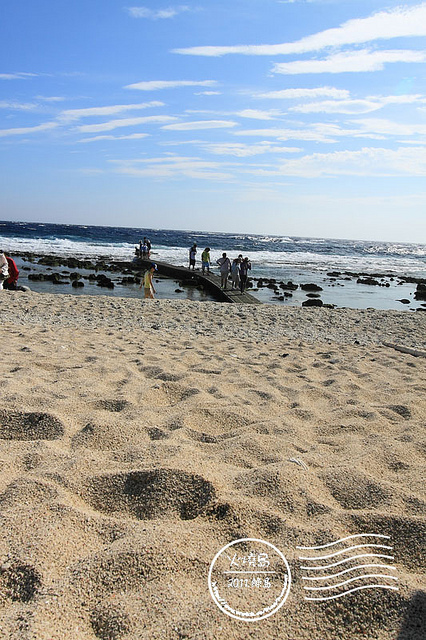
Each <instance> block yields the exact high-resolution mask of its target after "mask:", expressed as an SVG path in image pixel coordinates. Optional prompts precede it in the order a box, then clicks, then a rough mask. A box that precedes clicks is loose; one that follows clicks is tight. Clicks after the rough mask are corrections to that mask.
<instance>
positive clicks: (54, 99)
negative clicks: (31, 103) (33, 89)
mask: <svg viewBox="0 0 426 640" xmlns="http://www.w3.org/2000/svg"><path fill="white" fill-rule="evenodd" d="M36 100H41V101H42V102H64V100H65V98H63V97H62V96H36Z"/></svg>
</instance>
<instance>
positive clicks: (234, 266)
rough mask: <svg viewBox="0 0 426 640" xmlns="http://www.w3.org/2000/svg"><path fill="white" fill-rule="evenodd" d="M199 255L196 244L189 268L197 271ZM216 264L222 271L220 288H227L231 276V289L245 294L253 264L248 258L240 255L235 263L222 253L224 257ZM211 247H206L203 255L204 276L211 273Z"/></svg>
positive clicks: (190, 251)
mask: <svg viewBox="0 0 426 640" xmlns="http://www.w3.org/2000/svg"><path fill="white" fill-rule="evenodd" d="M196 255H197V245H196V243H195V242H194V244H193V245H192V247H191V248H190V250H189V268H190V269H192V270H194V269H195V260H196ZM216 264H218V265H219V270H220V286H221V287H222V289H226V288H227V284H228V279H229V276H231V288H232V289H239V290H240V291H241V293H244V291H245V289H246V288H247V278H248V272H249V271H250V270H251V263H250V262H249V259H248V258H243V255H242V254H241V253H240V255H239V256H238V258H234V259H233V261H232V262H231V260H230V259H229V258H228V256H227V255H226V253H222V257H221V258H219V259H218V260H216ZM210 266H211V260H210V247H206V248H205V249H204V251H203V252H202V254H201V271H202V273H203V275H204V274H205V273H206V272H207V273H210Z"/></svg>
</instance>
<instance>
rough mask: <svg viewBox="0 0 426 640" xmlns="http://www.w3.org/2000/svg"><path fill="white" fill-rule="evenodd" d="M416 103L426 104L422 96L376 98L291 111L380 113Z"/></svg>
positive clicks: (325, 102)
mask: <svg viewBox="0 0 426 640" xmlns="http://www.w3.org/2000/svg"><path fill="white" fill-rule="evenodd" d="M415 102H420V103H422V102H425V99H424V98H423V96H421V95H407V96H376V97H373V96H371V97H369V98H366V99H365V100H355V99H354V100H323V101H321V102H310V103H308V104H301V105H296V106H294V107H290V108H289V111H293V112H296V113H345V114H357V113H370V112H371V111H378V110H379V109H383V107H385V106H386V105H389V104H412V103H415Z"/></svg>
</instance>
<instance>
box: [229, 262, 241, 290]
mask: <svg viewBox="0 0 426 640" xmlns="http://www.w3.org/2000/svg"><path fill="white" fill-rule="evenodd" d="M240 262H241V259H240V258H234V259H233V261H232V264H231V279H232V288H233V289H238V287H239V284H240Z"/></svg>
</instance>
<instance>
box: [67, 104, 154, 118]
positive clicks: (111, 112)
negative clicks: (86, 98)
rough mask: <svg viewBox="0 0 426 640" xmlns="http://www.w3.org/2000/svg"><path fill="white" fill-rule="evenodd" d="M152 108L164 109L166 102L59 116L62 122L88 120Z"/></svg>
mask: <svg viewBox="0 0 426 640" xmlns="http://www.w3.org/2000/svg"><path fill="white" fill-rule="evenodd" d="M150 107H164V102H155V101H152V102H142V103H140V104H117V105H110V106H108V107H89V108H87V109H67V110H66V111H62V112H61V113H60V114H59V118H60V119H61V120H67V121H72V120H79V119H80V118H88V117H92V116H112V115H116V114H117V113H123V112H124V111H135V110H138V109H147V108H150Z"/></svg>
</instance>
